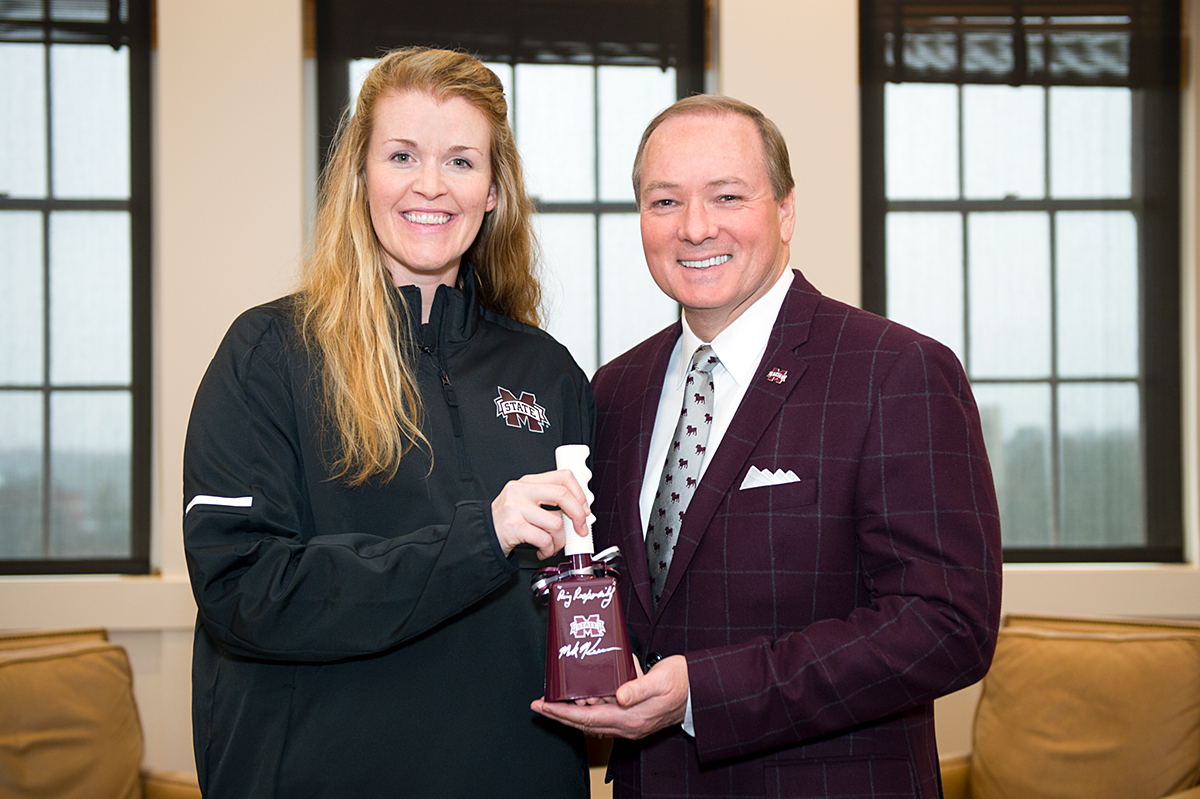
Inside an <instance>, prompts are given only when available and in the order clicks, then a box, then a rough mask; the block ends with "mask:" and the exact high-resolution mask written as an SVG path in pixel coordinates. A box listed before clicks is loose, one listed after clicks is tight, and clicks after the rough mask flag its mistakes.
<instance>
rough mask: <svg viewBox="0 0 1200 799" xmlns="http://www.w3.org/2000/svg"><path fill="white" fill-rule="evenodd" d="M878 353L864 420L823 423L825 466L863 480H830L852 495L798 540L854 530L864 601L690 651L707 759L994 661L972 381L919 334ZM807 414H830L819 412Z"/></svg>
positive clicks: (805, 735)
mask: <svg viewBox="0 0 1200 799" xmlns="http://www.w3.org/2000/svg"><path fill="white" fill-rule="evenodd" d="M877 360H878V361H879V362H881V363H882V364H883V365H882V367H880V368H879V369H878V370H874V367H872V369H871V370H865V371H864V373H863V374H862V381H863V383H864V384H866V385H867V386H868V387H867V388H865V389H863V391H862V393H861V395H855V396H857V397H858V400H857V402H858V403H859V404H860V405H862V406H863V407H862V409H861V411H862V412H861V413H860V414H859V416H860V417H861V419H862V420H863V422H862V424H859V425H858V427H857V429H854V427H853V426H851V427H849V428H834V429H831V430H829V431H828V434H829V438H830V440H829V441H828V442H827V443H826V444H824V445H823V447H826V448H825V449H823V451H822V458H826V459H829V460H823V461H822V463H828V464H833V463H834V462H835V461H841V462H844V463H843V465H842V467H841V468H843V469H850V470H851V471H850V473H849V474H847V475H846V476H848V477H851V478H852V479H851V480H845V481H844V482H854V484H853V485H850V486H844V487H843V486H838V487H830V486H826V485H825V484H822V485H821V486H820V488H821V490H822V491H826V490H828V491H831V492H834V493H836V492H838V491H841V492H843V494H844V499H837V500H836V501H833V500H831V499H830V497H825V498H824V499H823V501H822V510H821V514H820V517H819V521H818V522H817V523H816V529H815V530H813V531H812V532H813V533H814V535H815V538H813V539H812V540H805V541H804V542H803V544H802V545H803V546H819V545H820V542H828V541H832V540H833V537H837V536H851V537H853V538H854V539H855V541H854V542H853V544H854V546H855V548H856V550H857V559H858V563H857V564H854V563H850V564H849V566H848V568H847V569H846V571H847V574H845V575H842V577H844V578H845V579H846V580H854V581H857V582H856V585H855V587H854V589H853V590H855V591H858V592H861V593H862V595H863V596H864V597H865V600H864V601H863V602H862V603H861V604H860V606H859V607H857V608H855V609H853V610H852V611H851V612H850V613H849V614H848V616H847V617H845V618H820V616H819V614H818V615H817V616H815V617H814V618H816V619H817V620H816V621H813V622H812V623H811V624H808V625H807V626H804V627H803V628H802V629H796V630H794V631H790V632H786V633H783V634H779V635H777V636H774V637H769V636H760V637H754V638H751V639H749V640H745V641H743V642H738V643H733V644H732V645H729V646H723V647H719V648H709V649H703V650H699V651H689V652H687V653H686V657H687V661H688V676H689V681H690V684H691V701H692V713H693V721H694V724H695V730H696V744H697V747H698V749H699V756H700V759H701V760H703V761H711V760H715V759H719V758H727V757H734V756H740V755H747V754H751V753H756V752H763V751H764V750H768V749H771V748H774V747H778V746H781V745H788V744H794V743H796V742H798V741H804V740H809V739H814V738H816V737H818V736H821V735H824V734H829V733H834V732H838V731H844V730H847V729H851V728H854V727H855V726H857V725H861V724H865V723H867V722H871V721H874V720H877V719H880V718H882V717H885V716H888V715H891V714H896V713H901V712H903V711H905V710H907V709H910V708H913V707H916V706H918V705H921V704H924V703H928V702H930V701H932V700H933V699H934V698H936V697H938V696H942V695H944V694H946V693H949V692H951V691H954V690H957V689H959V688H962V687H964V686H967V685H970V684H971V683H973V682H976V681H977V680H979V679H980V678H981V677H982V676H983V674H984V673H985V672H986V670H987V668H988V666H989V664H990V662H991V656H992V651H993V648H994V646H995V635H996V629H997V626H998V624H999V613H1000V574H1001V550H1000V529H999V519H998V514H997V509H996V503H995V494H994V489H993V485H992V477H991V471H990V468H989V466H988V462H987V456H986V453H985V451H984V443H983V435H982V431H981V427H980V420H979V414H978V411H977V409H976V407H975V403H974V400H973V398H972V396H971V393H970V389H969V387H968V385H967V379H966V376H965V375H964V373H963V371H962V368H961V366H960V365H959V363H958V361H957V359H956V358H955V357H954V355H953V354H952V353H951V352H950V351H949V350H948V349H946V348H945V347H943V346H942V345H940V344H937V343H936V342H933V341H930V340H928V339H924V338H914V339H912V340H909V341H908V342H906V343H905V344H904V345H903V346H902V347H900V348H898V349H897V350H896V351H894V352H891V353H886V354H885V355H881V356H880V357H879V359H877ZM830 390H831V392H836V390H837V385H836V381H832V382H831V389H830ZM834 399H835V400H836V397H834ZM829 408H830V406H829V405H828V404H827V406H826V409H825V410H826V412H828V411H829ZM809 418H810V420H812V421H811V423H813V424H818V423H820V422H819V415H818V414H814V413H812V411H811V409H810V411H809ZM781 429H782V430H784V431H786V429H787V428H786V426H784V427H782V428H781ZM835 436H841V439H840V440H835V439H834V437H835ZM839 448H840V449H839ZM847 463H849V464H850V465H848V466H847V465H846V464H847ZM853 463H856V464H857V466H856V467H855V466H854V465H853ZM855 469H856V471H854V470H855ZM843 474H845V472H843ZM855 481H856V482H855ZM831 501H833V502H834V504H832V505H831V504H830V502H831ZM809 523H810V524H811V520H809ZM825 579H837V576H833V577H830V576H828V575H827V576H826V578H825ZM819 586H820V583H819V582H814V587H813V592H814V594H815V593H816V592H817V591H819V590H820V589H819ZM786 590H787V589H786V588H784V587H781V588H780V591H782V592H785V593H786ZM794 599H795V601H798V602H805V601H810V600H809V598H808V597H795V598H794ZM789 601H790V600H789ZM811 601H813V602H814V603H815V602H817V601H818V600H817V598H816V597H813V598H812V600H811Z"/></svg>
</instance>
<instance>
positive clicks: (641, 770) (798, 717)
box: [533, 96, 1001, 799]
mask: <svg viewBox="0 0 1200 799" xmlns="http://www.w3.org/2000/svg"><path fill="white" fill-rule="evenodd" d="M634 188H635V191H636V192H637V197H638V206H639V209H640V213H641V226H642V240H643V246H644V249H645V252H646V259H647V262H648V264H649V266H650V271H651V274H652V275H653V277H654V280H655V282H656V283H658V285H659V287H660V288H661V289H662V290H663V291H664V292H666V293H667V294H668V295H670V296H671V297H673V298H675V299H676V300H678V301H679V303H680V304H681V305H682V306H683V318H682V319H681V321H680V322H679V323H676V324H674V325H672V326H671V327H669V328H667V329H666V330H664V331H662V332H661V333H658V334H657V335H655V336H652V337H651V338H649V339H647V340H646V341H644V342H642V343H641V344H639V345H638V346H636V347H634V348H633V349H631V350H630V351H629V352H627V353H625V354H624V355H621V356H620V357H618V358H617V359H616V360H614V361H612V362H611V363H609V364H607V365H606V366H604V367H603V368H602V369H600V370H599V371H598V372H597V373H596V376H595V378H594V380H593V387H594V389H595V393H596V403H597V408H598V413H599V416H598V422H597V432H596V445H595V451H594V454H593V466H594V471H595V478H594V481H593V486H594V489H595V494H596V499H595V502H594V503H593V511H594V512H595V513H596V516H597V522H596V534H597V537H598V538H600V539H601V541H602V544H603V545H608V544H614V543H615V544H619V545H620V547H621V549H622V551H623V552H624V553H625V555H626V560H625V566H624V567H623V577H624V580H623V582H622V592H623V597H622V599H623V601H624V606H625V610H626V615H627V619H628V624H629V629H630V632H631V633H632V634H633V636H634V638H635V639H636V640H637V642H638V644H637V647H638V649H639V654H641V656H642V657H643V659H644V662H645V664H646V668H647V671H646V672H645V674H644V676H641V677H639V678H638V679H636V680H633V681H630V682H628V683H626V684H625V685H623V686H621V688H620V689H619V691H618V692H617V696H616V698H615V701H612V700H610V701H607V702H602V703H595V704H590V705H580V704H569V703H546V702H543V701H541V700H538V701H536V702H534V703H533V708H534V710H537V711H538V712H540V713H543V714H544V715H546V716H548V717H551V718H554V719H557V720H559V721H562V722H564V723H567V724H571V725H572V726H576V727H579V728H580V729H583V730H585V731H588V732H592V733H595V734H601V735H610V736H614V737H617V738H621V739H627V740H619V741H617V743H616V745H615V747H614V750H613V755H612V764H611V774H612V776H613V777H614V778H615V781H616V788H615V794H616V796H617V797H618V799H620V798H621V797H717V796H723V797H729V796H737V797H743V796H746V797H750V796H773V797H775V796H803V797H840V798H841V799H852V798H853V797H864V798H865V797H937V796H939V795H940V779H939V772H938V764H937V747H936V743H935V741H934V724H933V700H934V699H936V698H937V697H939V696H942V695H944V694H946V693H949V692H951V691H954V690H957V689H959V688H962V687H964V686H966V685H970V684H971V683H973V682H976V681H977V680H979V679H980V678H981V677H983V675H984V673H985V672H986V671H987V668H988V666H989V664H990V663H991V657H992V652H993V649H994V646H995V641H996V630H997V626H998V623H999V615H1000V577H1001V551H1000V527H999V517H998V513H997V508H996V499H995V492H994V488H993V485H992V478H991V470H990V468H989V466H988V461H987V455H986V453H985V451H984V443H983V435H982V432H981V429H980V423H979V415H978V411H977V409H976V407H975V402H974V399H973V398H972V395H971V391H970V388H969V387H968V385H967V379H966V376H965V374H964V373H963V370H962V367H961V366H960V365H959V363H958V361H957V359H956V358H955V356H954V355H953V354H952V353H951V352H950V351H949V350H948V349H947V348H946V347H944V346H942V345H941V344H938V343H937V342H936V341H933V340H931V339H929V338H926V337H925V336H922V335H920V334H918V333H915V332H913V331H912V330H909V329H907V328H904V327H901V326H899V325H896V324H893V323H891V322H889V321H888V320H886V319H882V318H880V317H877V316H874V315H872V314H869V313H866V312H864V311H861V310H859V309H856V308H853V307H851V306H849V305H845V304H843V303H840V302H837V301H835V300H832V299H830V298H828V297H825V296H823V295H822V294H820V292H818V291H817V290H816V289H815V288H813V286H812V285H811V284H809V283H808V281H807V280H805V279H804V277H803V276H802V275H801V274H800V273H799V272H795V271H792V270H790V269H789V268H788V265H789V252H788V242H789V241H790V239H791V236H792V231H793V227H794V224H795V206H794V197H793V193H794V183H793V180H792V177H791V168H790V164H789V162H788V155H787V149H786V145H785V144H784V142H783V138H782V136H781V135H780V134H779V131H778V129H777V128H776V127H775V126H774V125H773V124H772V123H771V122H770V121H769V120H767V119H766V118H765V117H763V115H762V114H761V113H760V112H758V111H757V110H756V109H754V108H752V107H750V106H747V105H745V104H744V103H740V102H738V101H735V100H731V99H728V98H720V97H704V96H702V97H692V98H689V99H687V100H683V101H680V102H679V103H676V104H675V105H674V106H672V107H671V108H669V109H667V110H666V111H664V112H663V113H662V114H660V115H659V116H658V117H657V118H656V119H655V120H654V121H653V122H651V123H650V126H649V127H648V128H647V130H646V133H645V134H644V135H643V137H642V143H641V146H640V147H639V150H638V157H637V160H636V162H635V166H634ZM697 349H699V352H697V353H696V355H695V356H693V352H694V351H696V350H697ZM681 417H682V418H681ZM680 450H682V452H680ZM683 455H686V456H687V457H686V458H684V457H682V456H683ZM685 461H686V462H687V465H686V466H684V463H685ZM697 462H698V463H697ZM697 474H698V482H695V481H696V480H697V477H696V475H697ZM605 539H606V540H605ZM642 551H645V552H647V557H646V558H642V557H640V553H641V552H642Z"/></svg>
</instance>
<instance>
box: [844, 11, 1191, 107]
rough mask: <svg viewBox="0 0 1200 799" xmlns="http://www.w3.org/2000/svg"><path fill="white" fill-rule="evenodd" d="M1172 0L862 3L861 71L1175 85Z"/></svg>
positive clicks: (911, 76)
mask: <svg viewBox="0 0 1200 799" xmlns="http://www.w3.org/2000/svg"><path fill="white" fill-rule="evenodd" d="M1179 14H1180V9H1179V3H1178V0H1122V1H1119V2H1096V1H1095V0H1059V1H1058V2H1007V3H1005V2H985V1H984V0H978V1H977V2H963V1H962V0H958V1H957V2H952V1H951V0H922V1H918V0H874V2H870V3H864V5H863V25H864V32H865V33H867V35H868V36H869V37H870V41H871V46H870V47H865V48H864V64H863V66H864V72H865V73H866V74H868V75H871V76H877V77H881V78H882V80H884V81H886V82H893V83H905V82H927V83H928V82H932V83H993V84H1010V85H1014V86H1017V85H1027V84H1037V85H1055V86H1064V85H1066V86H1127V87H1131V88H1160V87H1168V86H1171V85H1178V81H1179V69H1180V67H1179V61H1178V57H1177V55H1176V54H1177V53H1178V49H1179V48H1178V45H1177V44H1176V43H1170V44H1172V45H1174V46H1164V45H1165V44H1167V42H1166V37H1168V36H1178V30H1179V27H1178V21H1179Z"/></svg>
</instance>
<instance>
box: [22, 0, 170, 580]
mask: <svg viewBox="0 0 1200 799" xmlns="http://www.w3.org/2000/svg"><path fill="white" fill-rule="evenodd" d="M50 4H51V0H42V3H41V5H42V18H41V19H40V20H30V21H25V20H7V19H6V20H3V22H2V23H0V42H20V43H29V44H42V45H44V47H45V58H46V60H47V63H48V62H49V58H50V47H51V46H52V45H56V44H72V45H80V44H82V45H94V46H97V47H112V48H113V49H117V48H119V47H122V46H124V47H128V48H129V147H130V187H129V191H130V194H129V198H128V199H127V200H114V199H60V198H54V197H53V196H52V192H53V180H52V174H53V168H54V166H53V163H54V149H53V143H52V141H51V137H52V136H53V130H52V126H51V124H50V119H49V114H50V111H49V108H50V105H51V100H50V92H51V85H50V83H49V82H47V86H46V106H47V124H46V131H45V137H46V147H47V150H46V169H47V173H48V181H47V196H46V197H45V198H14V197H10V196H8V195H6V194H0V212H4V211H34V212H37V213H39V214H41V217H42V222H41V224H42V243H43V246H42V250H43V251H42V266H43V271H42V279H43V292H44V295H43V296H44V297H45V301H44V307H43V309H42V310H43V320H44V321H43V329H42V331H40V333H39V335H41V336H42V337H43V338H44V340H48V336H49V321H48V320H49V318H50V313H51V310H50V308H51V304H52V302H53V297H52V296H51V294H50V280H51V275H50V257H51V254H50V246H49V245H50V241H49V229H50V216H51V214H52V213H54V212H56V211H122V212H126V213H128V214H129V223H130V318H129V323H130V346H131V353H130V355H131V364H130V365H131V374H130V381H129V384H128V385H126V384H118V385H111V386H110V385H98V384H97V385H83V386H78V385H58V384H56V383H54V382H53V381H52V380H51V375H50V369H49V358H50V354H49V347H46V353H45V355H44V359H45V362H44V365H43V375H42V381H41V382H40V384H22V385H15V384H4V385H0V392H7V391H39V392H40V393H41V396H42V408H43V419H42V464H41V473H42V481H43V484H42V487H43V490H42V498H41V502H42V529H41V531H40V535H41V540H42V547H43V553H45V551H46V549H47V547H48V544H49V540H50V534H51V533H50V531H51V524H52V514H51V512H50V511H51V503H52V501H53V492H52V491H51V490H50V486H51V482H50V474H51V472H50V459H51V457H52V452H51V448H50V435H51V434H50V424H51V416H50V411H49V409H50V398H51V396H52V395H53V394H54V393H55V392H57V391H60V390H70V391H73V392H74V391H99V392H103V391H112V390H117V391H127V392H128V393H129V396H130V399H131V419H130V422H131V430H130V497H129V503H130V505H129V526H130V530H129V536H130V541H129V555H128V557H112V558H68V557H41V558H20V559H11V558H0V575H62V574H149V573H150V571H151V562H150V519H151V447H152V444H151V436H152V432H153V430H152V425H153V416H152V414H153V409H152V401H153V392H152V379H153V374H152V369H153V347H152V338H151V336H152V329H153V328H152V325H153V318H152V301H153V286H152V268H151V176H150V170H151V149H150V148H151V119H150V114H151V108H150V105H151V39H152V0H108V2H107V4H106V5H107V8H108V16H109V21H105V22H82V21H65V20H52V19H51V10H50ZM98 5H99V4H98ZM122 10H124V12H125V15H126V16H125V21H121V19H120V14H121V12H122ZM46 74H47V75H49V72H47V73H46Z"/></svg>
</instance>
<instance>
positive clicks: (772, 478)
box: [740, 466, 800, 491]
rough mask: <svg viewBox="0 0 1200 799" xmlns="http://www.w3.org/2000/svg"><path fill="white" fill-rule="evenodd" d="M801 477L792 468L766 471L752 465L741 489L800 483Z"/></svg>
mask: <svg viewBox="0 0 1200 799" xmlns="http://www.w3.org/2000/svg"><path fill="white" fill-rule="evenodd" d="M799 482H800V478H799V477H797V476H796V473H795V472H793V471H792V470H791V469H788V470H787V471H784V470H783V469H776V470H775V471H773V472H766V471H763V470H762V469H760V468H758V467H757V466H751V467H750V471H748V472H746V479H745V480H743V481H742V485H741V487H740V490H742V491H745V490H746V489H747V488H762V487H763V486H778V485H784V484H785V483H799Z"/></svg>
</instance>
